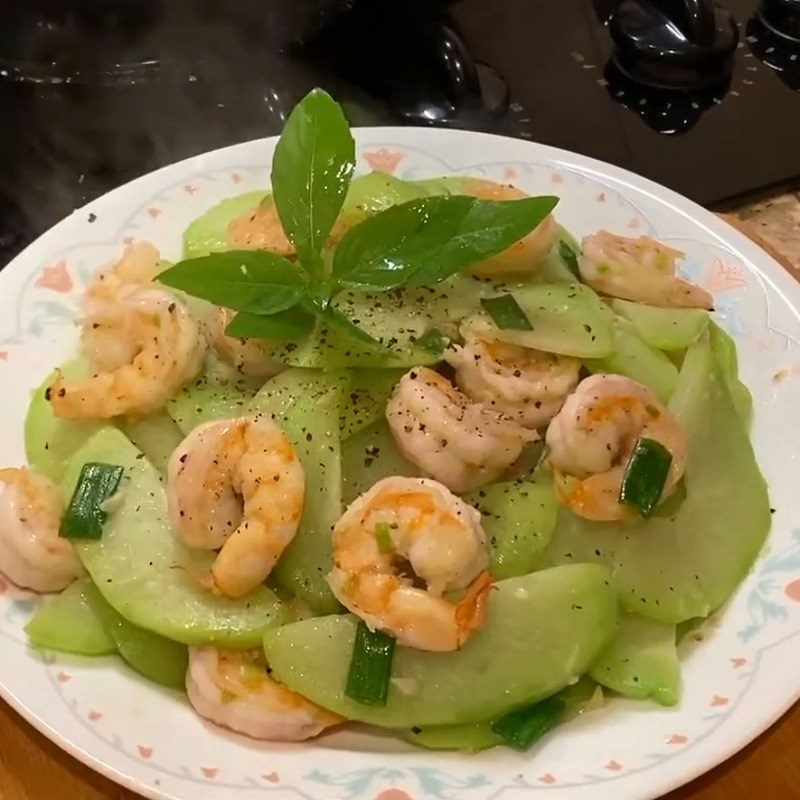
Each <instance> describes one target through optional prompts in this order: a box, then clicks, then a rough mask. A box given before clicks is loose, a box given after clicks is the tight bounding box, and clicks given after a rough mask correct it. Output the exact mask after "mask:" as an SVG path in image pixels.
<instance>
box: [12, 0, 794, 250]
mask: <svg viewBox="0 0 800 800" xmlns="http://www.w3.org/2000/svg"><path fill="white" fill-rule="evenodd" d="M727 6H728V8H729V9H730V10H731V12H732V13H733V14H734V15H735V17H736V19H737V20H738V22H739V27H740V32H741V41H740V44H739V49H738V50H737V52H736V57H735V69H734V72H733V76H732V77H731V79H730V81H729V82H725V81H723V82H722V83H721V84H720V85H718V86H716V87H714V88H713V89H712V90H704V91H702V92H694V93H693V92H690V91H689V92H687V91H680V92H666V91H662V90H652V89H645V88H644V87H641V86H637V85H635V84H633V83H632V82H630V81H628V80H627V79H625V78H624V76H622V75H620V74H618V72H617V71H615V70H614V68H613V67H612V66H610V63H609V57H610V54H611V41H610V38H609V35H608V30H607V28H606V27H605V26H604V24H603V22H604V19H605V16H606V15H607V13H608V12H609V10H613V2H612V0H609V2H605V1H603V0H596V2H590V0H558V1H557V2H555V1H554V0H462V1H461V2H455V3H447V2H436V1H435V0H419V2H412V1H411V0H406V1H405V2H404V3H398V2H388V1H387V0H370V1H369V2H360V1H359V0H349V2H347V1H346V2H341V1H340V0H272V1H271V2H264V0H261V1H260V2H253V1H251V0H228V1H227V2H219V1H218V0H214V2H205V1H204V0H196V2H190V1H189V0H91V2H90V1H89V0H85V1H84V2H72V3H70V2H56V1H55V0H27V2H20V0H16V2H9V0H0V19H2V20H3V23H2V27H0V264H5V263H6V262H7V261H8V259H9V258H10V257H11V256H12V255H13V254H14V253H16V252H18V251H19V249H21V248H22V247H23V246H25V245H26V244H27V243H29V242H30V241H31V240H32V239H33V238H35V236H37V235H38V234H39V233H41V232H42V231H44V230H46V229H47V228H48V227H50V226H51V225H53V224H54V223H55V222H57V221H58V220H59V219H61V218H62V217H64V216H65V215H67V214H69V213H70V212H71V211H72V210H73V209H74V208H75V207H79V206H81V205H83V204H84V203H86V202H88V201H89V200H91V199H93V198H95V197H97V196H98V195H100V194H102V193H104V192H106V191H108V190H109V189H111V188H113V187H115V186H118V185H120V184H122V183H124V182H126V181H128V180H130V179H132V178H134V177H136V176H138V175H141V174H143V173H146V172H149V171H150V170H153V169H155V168H157V167H160V166H163V165H165V164H168V163H170V162H173V161H176V160H178V159H181V158H185V157H187V156H190V155H193V154H196V153H200V152H203V151H205V150H208V149H211V148H215V147H220V146H223V145H226V144H231V143H234V142H239V141H243V140H246V139H251V138H255V137H259V136H267V135H272V134H276V133H279V132H280V129H281V126H282V123H283V120H284V119H285V116H286V114H287V113H288V112H289V110H290V109H291V107H292V105H293V103H294V102H296V100H297V99H299V98H300V97H301V96H302V95H303V94H305V93H306V92H307V91H308V90H309V89H310V88H312V87H313V86H315V85H321V86H324V87H325V88H327V89H328V90H329V91H331V92H332V93H333V94H334V96H335V97H336V98H337V99H338V100H340V102H342V103H343V104H344V105H345V108H346V111H347V113H348V115H349V117H350V119H351V122H352V123H353V124H417V125H419V124H436V125H449V126H454V127H462V128H472V129H480V130H489V131H493V132H497V133H503V134H507V135H510V136H516V137H521V138H525V139H531V140H535V141H541V142H545V143H547V144H553V145H557V146H560V147H564V148H566V149H569V150H575V151H578V152H581V153H585V154H587V155H590V156H594V157H597V158H600V159H603V160H606V161H610V162H612V163H615V164H619V165H621V166H625V167H628V168H629V169H632V170H634V171H636V172H639V173H641V174H644V175H646V176H648V177H651V178H653V179H655V180H657V181H659V182H661V183H664V184H666V185H667V186H670V187H672V188H675V189H677V190H678V191H680V192H682V193H684V194H686V195H688V196H690V197H692V198H693V199H695V200H698V201H700V202H703V203H713V202H719V201H721V200H724V199H726V198H730V197H732V196H735V195H739V194H741V193H744V192H749V191H752V190H756V189H759V188H762V187H765V186H769V185H772V184H775V183H778V182H781V181H785V180H787V179H789V178H792V177H794V176H796V175H798V174H800V156H798V151H799V150H800V147H798V144H799V143H800V133H798V132H799V131H800V95H798V93H797V92H796V91H795V90H794V89H795V88H796V87H795V85H794V78H793V77H792V75H793V73H791V70H790V69H789V68H788V67H789V66H790V62H789V58H790V54H791V52H793V51H791V48H790V51H789V53H788V54H787V53H784V54H783V56H782V57H783V58H784V62H782V63H776V55H775V53H776V51H775V50H774V49H773V51H772V53H771V54H767V55H765V54H764V52H763V51H764V50H765V49H767V46H768V44H769V43H766V44H765V43H764V41H763V39H764V36H763V31H759V29H757V27H754V24H755V23H754V20H753V14H754V11H755V8H756V4H755V2H754V1H753V0H728V2H727ZM762 59H763V60H762ZM765 61H766V62H770V63H771V66H770V65H769V63H765ZM778 62H779V59H778ZM792 63H794V62H792ZM776 66H777V67H778V69H776V68H775V67H776ZM797 85H800V80H798V81H797Z"/></svg>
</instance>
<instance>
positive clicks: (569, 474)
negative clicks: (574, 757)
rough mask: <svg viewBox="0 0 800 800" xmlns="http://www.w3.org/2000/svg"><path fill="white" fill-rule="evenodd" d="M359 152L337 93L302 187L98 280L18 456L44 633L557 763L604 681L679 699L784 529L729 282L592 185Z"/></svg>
mask: <svg viewBox="0 0 800 800" xmlns="http://www.w3.org/2000/svg"><path fill="white" fill-rule="evenodd" d="M354 166H355V156H354V145H353V139H352V137H351V134H350V131H349V128H348V126H347V123H346V122H345V120H344V116H343V115H342V112H341V110H340V109H339V107H338V106H337V105H336V104H335V103H334V102H333V101H332V100H331V99H330V97H328V96H327V95H326V94H324V93H323V92H320V91H315V92H312V93H311V94H310V95H309V96H308V97H307V98H306V99H305V100H303V101H302V102H301V103H300V104H299V105H298V106H297V108H296V109H295V111H294V112H293V114H292V115H291V116H290V118H289V120H288V121H287V124H286V127H285V129H284V133H283V135H282V137H281V139H280V141H279V143H278V145H277V148H276V150H275V154H274V158H273V160H272V181H271V184H272V186H271V191H266V190H265V191H263V192H254V193H249V194H246V195H242V196H239V197H234V198H231V199H229V200H225V201H224V202H222V203H220V204H219V205H217V206H215V207H214V208H211V209H210V210H208V211H207V213H205V214H204V215H203V216H201V217H200V218H199V219H197V220H195V221H194V222H193V223H192V224H191V225H190V226H189V227H188V228H187V230H186V231H185V232H184V238H183V251H184V252H183V259H182V260H181V261H179V262H178V263H168V262H167V261H165V260H164V259H163V258H162V256H161V255H160V254H159V252H158V251H157V250H156V248H155V247H154V246H153V245H152V244H149V243H147V242H134V243H132V244H129V245H127V246H126V247H125V248H124V249H123V250H122V252H121V254H120V256H119V258H118V260H117V261H116V262H115V263H112V264H110V265H106V266H103V267H102V268H101V269H100V271H99V272H98V273H97V275H96V276H95V278H94V279H93V280H92V281H91V282H90V284H89V286H88V287H87V288H86V290H85V294H84V299H83V307H82V312H81V315H80V318H79V320H78V326H79V328H80V343H79V347H78V352H77V354H76V356H75V358H74V359H73V360H71V361H69V362H68V363H65V364H62V365H61V366H59V367H57V368H56V369H55V371H54V373H53V374H52V375H50V376H48V377H47V378H46V379H45V381H44V382H43V384H42V386H41V387H40V388H39V389H37V390H36V391H35V392H34V394H33V397H32V400H31V404H30V409H29V412H28V416H27V420H26V422H25V439H26V448H27V456H28V462H29V464H28V466H26V467H21V468H18V469H17V468H8V469H3V470H0V497H2V504H0V570H2V572H3V573H5V574H6V575H7V576H8V578H9V579H11V580H12V581H13V582H15V583H16V584H18V585H19V586H22V587H26V588H28V589H31V590H33V591H36V592H48V593H56V592H58V593H59V594H57V595H56V596H54V597H53V598H52V599H51V600H50V601H49V602H47V603H46V604H44V605H43V606H42V607H41V608H40V610H39V611H38V612H37V613H36V614H35V616H34V617H33V618H32V619H31V621H30V623H29V624H28V627H27V631H28V634H29V636H30V640H31V642H32V644H33V645H34V646H36V647H40V648H50V649H55V650H62V651H67V652H73V653H80V654H84V655H107V654H111V653H118V654H119V655H120V656H121V657H122V658H123V659H124V660H125V661H126V662H128V663H129V664H130V666H131V667H133V668H134V669H136V670H138V671H139V672H140V673H141V674H142V675H144V676H145V677H147V678H149V679H151V680H154V681H157V682H159V683H161V684H163V685H166V686H170V687H173V688H175V689H178V690H184V691H185V692H186V696H187V697H188V702H189V703H190V704H191V706H192V707H193V708H194V710H195V711H196V712H197V714H198V715H199V716H201V717H204V718H205V719H207V720H210V721H211V722H213V723H216V724H217V725H220V726H225V727H227V728H230V729H232V730H234V731H238V732H240V733H243V734H247V735H249V736H252V737H256V738H260V739H269V740H303V739H308V738H310V737H314V736H317V735H319V734H320V733H322V732H323V731H326V730H327V729H329V728H331V727H335V726H343V725H347V724H348V722H349V721H359V722H363V723H369V724H372V725H375V726H379V727H381V728H388V729H391V730H393V731H395V733H396V734H397V735H398V736H401V737H403V738H405V739H408V740H410V741H411V742H414V743H417V744H419V745H421V746H425V747H430V748H443V749H444V748H450V749H462V750H480V749H484V748H488V747H492V746H495V745H503V744H505V745H511V746H513V747H517V748H520V749H524V748H526V747H528V746H530V745H531V743H532V742H533V741H535V740H536V739H537V738H538V737H540V736H541V735H542V734H543V733H544V732H546V731H547V730H549V729H550V728H552V727H553V726H554V725H556V724H558V723H560V722H562V721H564V720H566V719H568V718H570V717H571V716H573V715H574V714H576V713H579V712H581V711H586V710H588V709H591V708H593V707H594V706H596V705H597V704H598V703H599V702H600V701H601V698H602V694H603V691H604V690H608V691H611V692H616V693H620V694H622V695H625V696H628V697H634V698H642V699H646V698H649V699H651V700H655V701H656V702H659V703H662V704H667V705H669V704H674V703H676V702H678V700H679V697H680V664H679V659H678V651H677V639H678V634H677V631H683V630H685V629H686V628H687V625H686V624H685V623H689V622H690V621H694V620H697V619H698V618H704V617H707V616H708V615H709V614H711V613H712V612H713V611H714V610H715V609H717V608H718V607H719V606H720V605H721V604H722V603H723V602H724V601H725V600H726V599H727V598H728V597H729V596H730V595H731V593H732V592H733V591H734V590H735V588H736V586H737V585H738V584H739V582H740V581H741V580H742V578H743V577H744V575H745V574H746V573H747V571H748V569H749V568H750V566H751V564H752V563H753V560H754V559H755V557H756V555H757V554H758V552H759V549H760V547H761V545H762V543H763V541H764V539H765V537H766V535H767V532H768V530H769V525H770V509H769V502H768V498H767V492H766V487H765V484H764V481H763V479H762V477H761V474H760V472H759V469H758V466H757V464H756V461H755V458H754V456H753V451H752V448H751V444H750V441H749V437H748V425H749V416H750V395H749V392H748V391H747V389H746V388H745V387H744V386H743V385H742V384H741V383H740V381H739V378H738V374H737V364H736V357H735V354H736V350H735V346H734V344H733V342H732V340H731V339H730V338H729V337H728V335H727V334H726V333H725V332H724V331H723V330H722V329H721V328H720V327H718V326H717V325H716V323H715V322H714V320H713V312H712V304H713V297H712V296H711V295H710V294H709V293H708V292H707V291H706V290H705V289H703V288H702V287H700V286H698V285H695V284H693V283H691V282H689V281H688V280H686V279H685V278H683V277H681V275H680V272H679V266H680V262H681V259H682V258H683V257H684V254H683V253H681V252H679V251H678V250H675V249H673V248H672V247H670V246H667V245H666V244H663V243H661V242H658V241H656V240H654V239H651V238H649V237H639V238H626V237H624V236H621V235H617V234H616V233H613V232H609V231H605V230H600V231H596V232H593V233H588V235H586V236H584V238H583V239H582V241H581V242H578V241H576V240H575V239H574V238H573V237H572V236H571V235H570V234H569V233H568V232H567V231H566V230H565V229H564V228H563V227H562V226H561V225H560V224H559V222H558V221H557V220H558V207H557V203H558V198H555V197H528V196H526V195H525V194H524V193H523V192H522V191H520V190H519V189H518V188H516V187H513V186H506V185H501V184H498V183H495V182H493V181H490V180H487V179H486V178H484V177H480V176H461V175H459V176H450V177H439V178H431V179H427V180H411V181H404V180H400V179H399V178H396V177H393V176H392V175H388V174H383V173H380V172H372V173H369V174H366V175H361V176H359V177H354ZM98 266H100V265H98ZM202 730H204V729H203V728H201V727H199V726H198V733H199V732H200V731H202Z"/></svg>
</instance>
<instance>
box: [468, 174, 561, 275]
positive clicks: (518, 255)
mask: <svg viewBox="0 0 800 800" xmlns="http://www.w3.org/2000/svg"><path fill="white" fill-rule="evenodd" d="M463 192H464V194H466V195H469V196H470V197H477V198H479V199H481V200H521V199H522V198H523V197H527V195H526V194H525V192H523V191H522V190H521V189H517V187H516V186H510V185H508V184H503V183H495V181H489V180H485V179H483V178H470V179H469V180H467V181H465V182H464V187H463ZM557 236H558V223H557V222H556V221H555V219H554V217H553V215H552V214H548V215H547V216H546V217H545V218H544V219H543V220H542V221H541V222H540V223H539V224H538V225H537V226H536V227H535V228H534V229H533V230H532V231H531V232H530V233H529V234H528V235H527V236H526V237H525V238H524V239H520V240H519V241H518V242H515V243H514V244H512V245H511V247H509V248H508V249H507V250H503V252H502V253H498V254H497V255H494V256H491V257H490V258H487V259H485V260H483V261H479V262H478V263H477V264H473V265H472V266H471V267H470V272H473V273H474V274H476V275H485V276H491V275H499V274H504V273H505V274H508V273H523V272H525V273H528V272H536V270H538V269H539V267H540V266H541V265H542V263H543V262H544V260H545V259H546V258H547V256H548V255H549V253H550V251H551V250H552V249H553V245H554V244H555V242H556V237H557Z"/></svg>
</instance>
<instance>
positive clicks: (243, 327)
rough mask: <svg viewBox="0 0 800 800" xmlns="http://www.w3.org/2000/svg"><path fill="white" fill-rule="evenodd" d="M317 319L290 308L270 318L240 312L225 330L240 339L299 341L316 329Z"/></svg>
mask: <svg viewBox="0 0 800 800" xmlns="http://www.w3.org/2000/svg"><path fill="white" fill-rule="evenodd" d="M315 320H316V317H315V316H314V315H313V314H310V313H309V312H307V311H303V310H302V309H300V308H289V309H287V310H286V311H281V312H280V313H278V314H272V315H271V316H269V317H264V316H260V315H258V314H249V313H247V312H244V311H240V312H239V313H238V314H237V315H236V316H235V317H234V318H233V320H232V321H231V323H230V325H228V327H227V328H226V329H225V333H227V334H228V336H235V337H237V338H240V339H299V338H300V337H302V336H305V335H306V334H307V333H310V332H311V331H312V330H313V329H314V322H315Z"/></svg>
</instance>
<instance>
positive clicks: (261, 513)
mask: <svg viewBox="0 0 800 800" xmlns="http://www.w3.org/2000/svg"><path fill="white" fill-rule="evenodd" d="M167 476H168V481H169V483H168V490H167V497H168V503H169V514H170V522H171V524H172V528H173V530H174V531H175V533H176V534H177V535H178V537H179V538H180V539H181V540H182V541H183V543H184V544H186V545H187V546H188V547H193V548H197V549H203V550H217V549H219V553H218V554H217V557H216V560H215V561H214V564H213V566H212V568H211V579H212V584H213V587H214V589H215V590H216V591H218V592H220V593H221V594H224V595H227V596H229V597H240V596H241V595H243V594H246V593H247V592H249V591H251V590H252V589H255V587H256V586H258V584H260V583H261V582H262V581H263V580H264V579H265V578H266V577H267V576H268V575H269V573H270V572H271V571H272V568H273V567H274V566H275V563H276V562H277V560H278V559H279V558H280V556H281V553H283V551H284V550H285V548H286V546H287V545H288V544H289V542H291V541H292V539H293V538H294V535H295V533H296V532H297V525H298V523H299V522H300V515H301V514H302V511H303V493H304V491H305V473H304V472H303V467H302V465H301V464H300V461H299V460H298V458H297V455H296V453H295V451H294V447H292V444H291V442H290V441H289V440H288V439H287V438H286V436H285V435H284V433H283V431H282V430H281V429H280V428H279V427H278V426H277V425H276V424H275V423H274V422H273V421H272V420H271V419H269V418H267V417H263V416H250V417H239V418H238V419H222V420H216V421H214V422H209V423H206V424H205V425H199V426H198V427H197V428H195V429H194V430H193V431H192V432H191V433H190V434H189V435H188V436H187V437H186V438H185V439H184V440H183V441H182V442H181V443H180V444H179V445H178V447H177V448H176V449H175V451H174V452H173V454H172V456H171V458H170V461H169V467H168V471H167ZM220 548H221V549H220Z"/></svg>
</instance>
